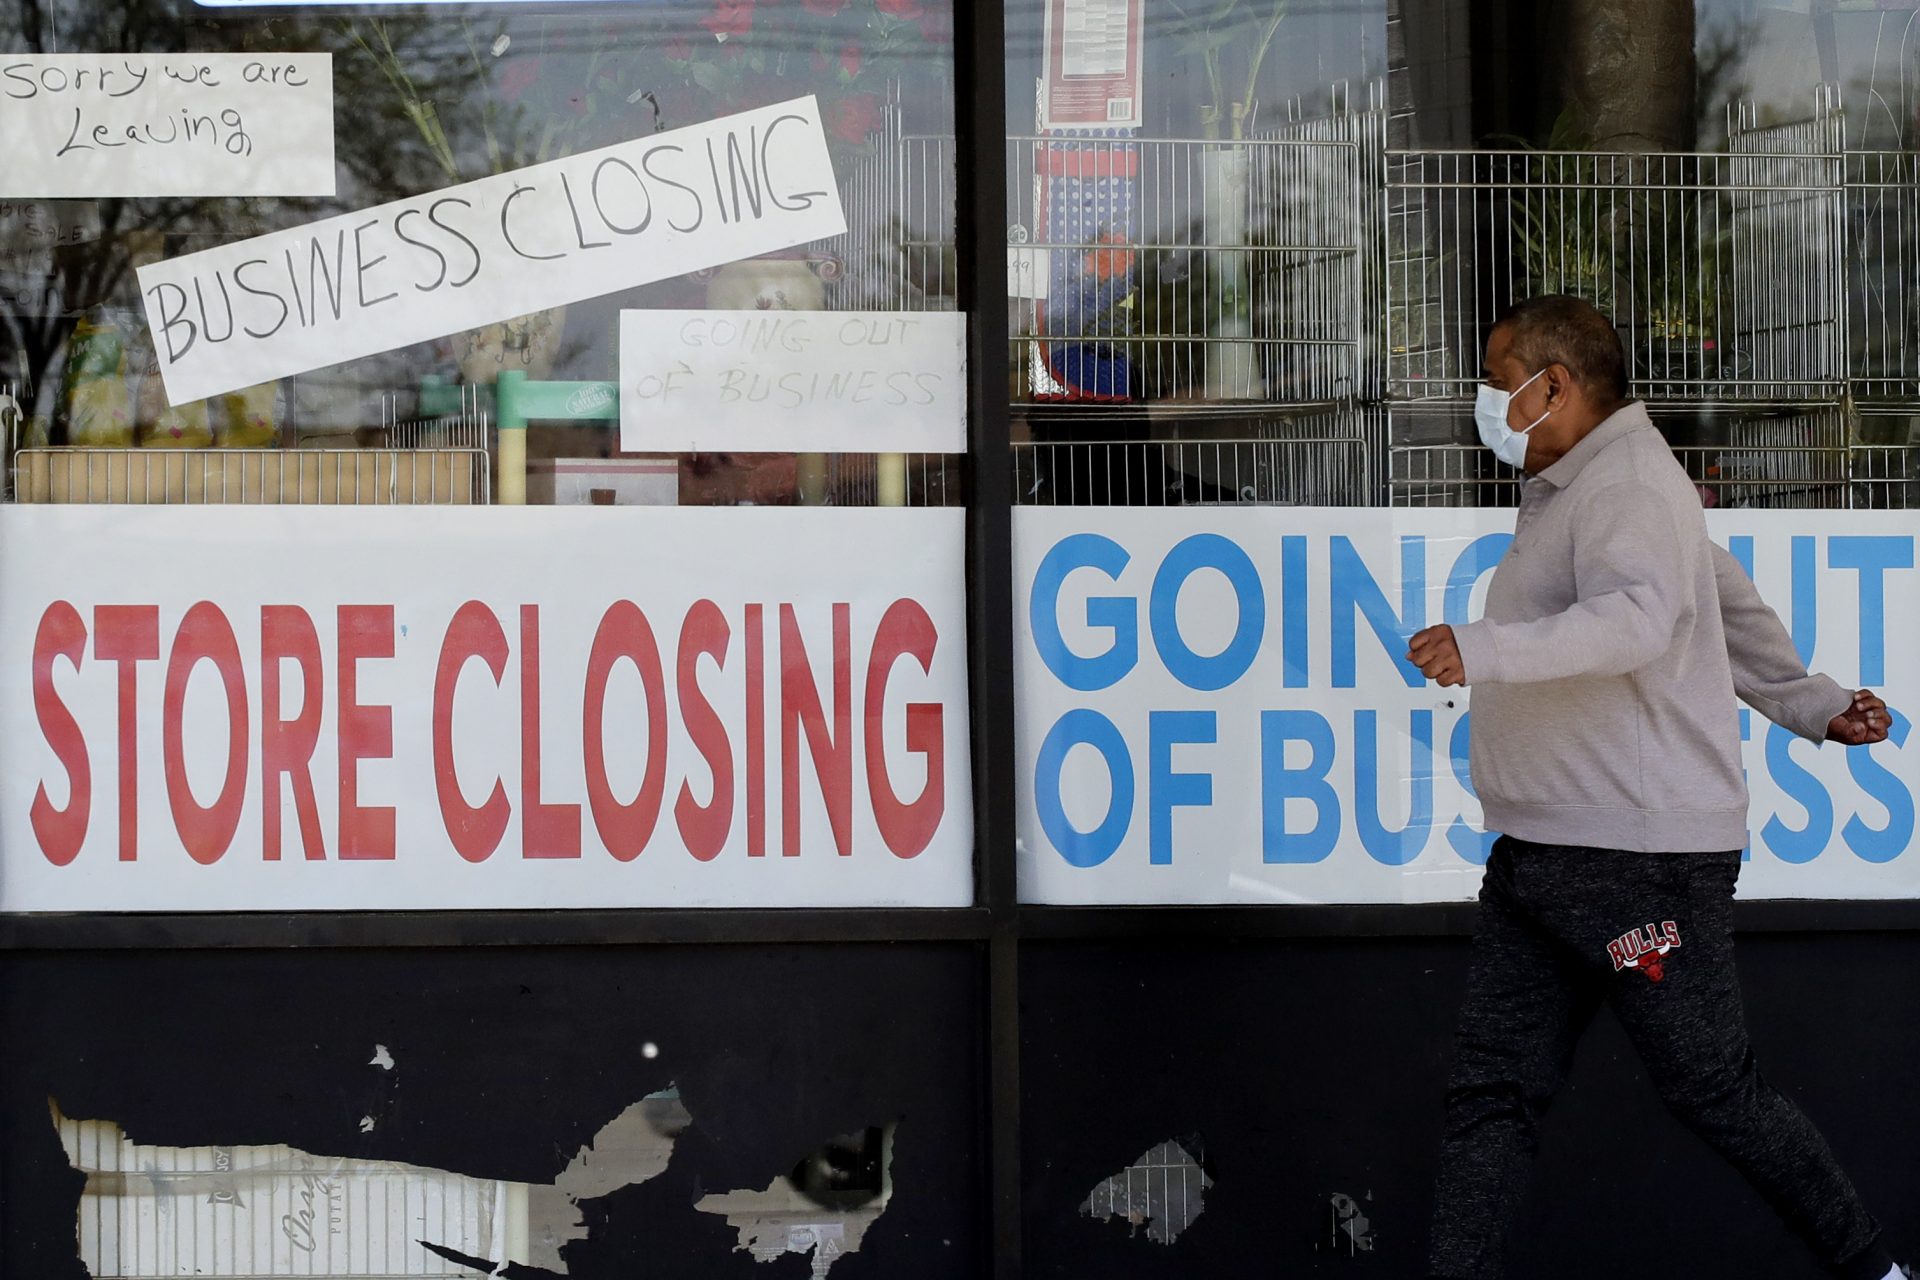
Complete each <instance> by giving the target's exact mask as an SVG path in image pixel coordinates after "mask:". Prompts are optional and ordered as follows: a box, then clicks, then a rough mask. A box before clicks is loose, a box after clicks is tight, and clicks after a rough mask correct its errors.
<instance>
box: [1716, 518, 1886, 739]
mask: <svg viewBox="0 0 1920 1280" xmlns="http://www.w3.org/2000/svg"><path fill="white" fill-rule="evenodd" d="M1713 581H1714V586H1715V587H1717V588H1718V589H1719V592H1720V625H1721V627H1722V628H1723V629H1724V630H1725V631H1726V633H1727V659H1728V661H1729V662H1730V663H1731V664H1732V667H1733V689H1734V692H1735V693H1737V694H1739V695H1740V700H1741V701H1742V702H1745V703H1746V704H1747V705H1748V706H1750V707H1752V708H1753V709H1754V710H1755V711H1758V712H1759V713H1760V714H1761V715H1763V716H1765V717H1766V718H1767V719H1769V720H1771V721H1773V722H1774V723H1775V724H1778V725H1784V726H1785V727H1787V728H1788V729H1791V730H1793V732H1795V733H1797V734H1799V735H1800V736H1801V737H1803V738H1811V739H1812V740H1813V741H1815V742H1820V741H1822V740H1824V739H1825V738H1826V737H1827V736H1828V731H1829V726H1830V725H1831V724H1832V722H1833V720H1834V719H1835V718H1836V717H1838V716H1841V715H1843V714H1845V713H1846V712H1847V710H1848V709H1849V708H1850V707H1851V706H1852V704H1853V700H1854V695H1853V693H1852V692H1850V691H1849V690H1846V689H1843V688H1841V687H1840V685H1839V684H1838V683H1837V682H1836V681H1834V680H1833V679H1832V678H1831V677H1829V676H1825V675H1818V674H1810V673H1809V672H1808V671H1807V666H1806V664H1805V663H1804V662H1802V661H1800V653H1799V651H1798V650H1797V649H1795V648H1794V646H1793V638H1792V637H1791V636H1789V635H1788V634H1787V629H1786V627H1785V626H1784V625H1782V623H1781V621H1780V615H1779V614H1777V613H1775V612H1774V611H1773V609H1772V608H1771V607H1770V606H1769V605H1768V604H1767V602H1766V601H1765V600H1762V599H1761V598H1760V592H1759V591H1758V590H1757V589H1756V588H1755V587H1754V585H1753V580H1752V579H1751V578H1749V577H1747V571H1746V570H1745V569H1743V568H1741V567H1740V562H1739V561H1738V560H1735V559H1734V558H1733V556H1732V555H1731V554H1729V553H1728V552H1727V550H1726V549H1725V548H1724V547H1721V546H1720V545H1718V544H1717V543H1716V544H1715V545H1714V548H1713Z"/></svg>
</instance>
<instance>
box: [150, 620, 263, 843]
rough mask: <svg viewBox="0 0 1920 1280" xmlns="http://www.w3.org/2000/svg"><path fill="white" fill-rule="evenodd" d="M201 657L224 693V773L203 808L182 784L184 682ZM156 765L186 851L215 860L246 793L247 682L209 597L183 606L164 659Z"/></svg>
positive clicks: (235, 826) (235, 646)
mask: <svg viewBox="0 0 1920 1280" xmlns="http://www.w3.org/2000/svg"><path fill="white" fill-rule="evenodd" d="M202 661H208V662H211V663H213V666H214V669H215V670H216V671H218V672H219V673H220V684H221V686H222V687H223V688H224V689H225V690H226V694H227V776H226V779H225V781H223V782H222V783H221V784H220V794H219V796H218V797H216V798H215V799H214V802H213V804H212V805H210V806H208V807H207V808H202V807H201V806H200V803H199V802H198V801H196V800H195V799H194V798H193V788H192V787H190V786H188V785H187V761H186V743H185V726H184V724H183V721H184V720H185V719H186V706H187V681H188V680H189V679H190V678H191V677H192V676H193V669H194V667H195V666H197V665H199V663H200V662H202ZM160 738H161V742H162V751H161V756H160V760H161V768H162V770H163V771H164V772H165V774H166V778H167V805H168V807H170V808H171V809H172V810H173V827H174V830H176V831H178V832H179V833H180V843H181V844H182V845H184V846H185V847H186V850H187V856H188V857H190V858H192V859H193V860H194V861H195V862H197V863H199V864H200V865H201V866H212V865H213V864H214V863H216V862H218V861H220V859H221V858H222V857H223V856H225V854H226V852H227V847H228V846H229V845H231V844H232V843H233V834H234V832H236V831H238V830H239V829H240V803H241V801H243V800H244V799H246V794H247V681H246V677H245V675H244V674H243V673H242V672H241V670H240V642H239V641H237V640H235V639H234V638H233V626H232V624H231V623H229V622H228V621H227V615H226V614H224V613H222V612H220V607H219V606H218V605H216V604H214V603H213V602H212V601H210V600H202V601H200V602H199V603H198V604H196V605H194V606H193V607H192V608H191V609H188V610H187V616H186V617H184V618H182V619H181V620H180V630H179V631H177V632H176V633H174V637H173V653H172V654H171V655H170V656H169V657H168V658H167V684H166V693H165V695H164V697H163V698H162V701H161V704H160Z"/></svg>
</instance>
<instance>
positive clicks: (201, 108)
mask: <svg viewBox="0 0 1920 1280" xmlns="http://www.w3.org/2000/svg"><path fill="white" fill-rule="evenodd" d="M0 137H4V138H6V140H7V161H6V163H5V164H4V165H0V196H330V195H332V194H333V193H334V172H333V55H332V54H327V53H276V54H271V55H269V54H258V55H256V54H248V53H145V54H143V53H18V54H4V55H0Z"/></svg>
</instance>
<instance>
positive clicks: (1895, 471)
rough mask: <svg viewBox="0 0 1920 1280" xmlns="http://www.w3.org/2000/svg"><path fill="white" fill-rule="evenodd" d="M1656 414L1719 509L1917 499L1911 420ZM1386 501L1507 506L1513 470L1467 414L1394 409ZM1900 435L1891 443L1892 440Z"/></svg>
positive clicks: (1769, 409) (1804, 412)
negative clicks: (1885, 423)
mask: <svg viewBox="0 0 1920 1280" xmlns="http://www.w3.org/2000/svg"><path fill="white" fill-rule="evenodd" d="M1653 416H1654V421H1655V424H1656V425H1657V426H1659V427H1660V429H1661V431H1662V433H1663V434H1664V435H1665V436H1666V437H1667V439H1668V441H1669V443H1670V444H1671V446H1672V448H1673V453H1674V457H1675V458H1676V459H1677V460H1678V461H1679V463H1680V465H1681V467H1682V468H1684V469H1685V471H1686V473H1687V476H1688V478H1689V479H1691V480H1692V481H1693V484H1694V487H1695V489H1696V490H1697V491H1698V492H1699V494H1700V502H1701V505H1702V506H1703V507H1706V508H1708V509H1709V510H1712V509H1727V510H1749V511H1751V510H1784V509H1792V510H1807V509H1826V508H1854V509H1876V510H1887V509H1907V508H1911V507H1914V506H1916V505H1920V465H1917V464H1916V457H1915V454H1916V451H1915V450H1914V449H1913V448H1911V447H1909V446H1908V445H1906V444H1905V443H1904V439H1905V432H1906V430H1907V428H1908V423H1907V421H1906V419H1905V417H1904V415H1902V416H1901V418H1900V420H1899V422H1898V424H1897V426H1891V425H1890V426H1889V427H1887V428H1886V429H1883V430H1882V431H1880V432H1878V433H1875V432H1870V431H1865V430H1863V428H1862V427H1861V425H1860V416H1859V415H1858V414H1857V413H1856V412H1854V411H1853V410H1852V408H1851V406H1849V405H1848V404H1847V403H1844V402H1835V403H1832V404H1826V405H1749V406H1745V407H1744V408H1742V409H1738V410H1733V411H1729V410H1728V409H1727V408H1726V407H1725V406H1719V407H1715V408H1712V409H1701V408H1695V407H1692V406H1686V405H1655V406H1653ZM1388 430H1389V432H1390V437H1391V439H1392V441H1393V443H1392V444H1391V445H1390V446H1389V448H1388V450H1387V464H1386V465H1387V485H1386V487H1387V493H1388V501H1389V502H1390V503H1391V505H1394V506H1407V507H1436V506H1441V507H1483V506H1485V507H1505V506H1513V505H1515V504H1516V503H1518V501H1519V497H1520V477H1519V475H1518V474H1517V473H1516V472H1514V471H1513V470H1512V469H1511V468H1509V467H1506V466H1504V465H1502V464H1501V463H1499V462H1498V461H1496V460H1495V459H1494V457H1493V455H1492V454H1491V453H1489V452H1488V451H1487V450H1486V449H1484V448H1482V447H1480V446H1479V445H1478V444H1477V443H1476V444H1469V443H1465V442H1466V441H1468V440H1471V439H1472V437H1473V426H1472V415H1471V411H1470V410H1468V409H1465V408H1463V407H1459V406H1449V405H1441V404H1424V405H1421V404H1410V405H1397V406H1394V407H1393V409H1392V410H1391V412H1390V421H1389V426H1388ZM1876 434H1877V435H1878V436H1881V437H1888V438H1890V437H1893V436H1897V437H1898V441H1897V442H1889V439H1888V438H1878V439H1877V438H1875V436H1876Z"/></svg>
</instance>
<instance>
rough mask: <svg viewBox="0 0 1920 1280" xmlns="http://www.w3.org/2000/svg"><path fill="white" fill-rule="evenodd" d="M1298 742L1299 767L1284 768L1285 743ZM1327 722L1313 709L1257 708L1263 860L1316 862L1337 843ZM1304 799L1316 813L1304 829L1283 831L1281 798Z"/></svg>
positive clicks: (1331, 747)
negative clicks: (1303, 758)
mask: <svg viewBox="0 0 1920 1280" xmlns="http://www.w3.org/2000/svg"><path fill="white" fill-rule="evenodd" d="M1289 742H1304V743H1306V744H1307V746H1308V748H1309V751H1310V754H1309V756H1308V759H1307V764H1306V767H1305V768H1301V769H1289V768H1287V743H1289ZM1334 755H1335V748H1334V742H1333V726H1332V725H1330V724H1328V723H1327V718H1326V717H1325V716H1323V715H1321V714H1319V713H1318V712H1315V711H1262V712H1261V713H1260V797H1261V806H1262V808H1261V816H1260V844H1261V849H1262V851H1263V852H1262V857H1263V858H1264V860H1265V861H1267V862H1319V861H1320V860H1321V859H1322V858H1325V857H1326V856H1327V855H1328V854H1330V853H1332V852H1333V846H1334V845H1336V844H1338V843H1339V842H1340V797H1339V795H1338V794H1336V793H1335V791H1334V789H1333V784H1332V783H1330V782H1328V781H1327V772H1328V770H1330V769H1332V768H1333V759H1334ZM1289 800H1309V801H1312V802H1313V807H1314V811H1315V812H1316V813H1318V814H1319V817H1318V819H1316V820H1315V822H1314V824H1313V828H1312V830H1310V831H1301V832H1297V833H1296V832H1292V831H1288V830H1287V801H1289Z"/></svg>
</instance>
